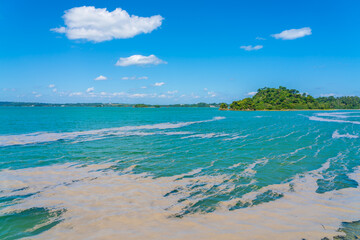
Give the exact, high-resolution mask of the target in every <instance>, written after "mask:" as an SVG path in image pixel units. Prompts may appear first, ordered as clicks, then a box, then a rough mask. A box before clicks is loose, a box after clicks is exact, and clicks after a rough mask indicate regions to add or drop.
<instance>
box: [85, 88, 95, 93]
mask: <svg viewBox="0 0 360 240" xmlns="http://www.w3.org/2000/svg"><path fill="white" fill-rule="evenodd" d="M94 90H95V88H94V87H90V88H88V89H86V92H87V93H89V92H93V91H94Z"/></svg>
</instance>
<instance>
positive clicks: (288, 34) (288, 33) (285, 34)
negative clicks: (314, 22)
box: [271, 27, 312, 40]
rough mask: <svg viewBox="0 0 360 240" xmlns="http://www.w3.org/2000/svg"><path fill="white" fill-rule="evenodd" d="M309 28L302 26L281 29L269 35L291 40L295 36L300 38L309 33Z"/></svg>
mask: <svg viewBox="0 0 360 240" xmlns="http://www.w3.org/2000/svg"><path fill="white" fill-rule="evenodd" d="M311 34H312V32H311V28H309V27H304V28H299V29H289V30H285V31H282V32H281V33H277V34H272V35H271V36H272V37H274V38H276V39H282V40H293V39H297V38H302V37H305V36H308V35H311Z"/></svg>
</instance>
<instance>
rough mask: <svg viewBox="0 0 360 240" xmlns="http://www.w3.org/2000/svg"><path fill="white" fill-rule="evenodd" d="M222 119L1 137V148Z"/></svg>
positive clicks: (105, 135) (125, 133)
mask: <svg viewBox="0 0 360 240" xmlns="http://www.w3.org/2000/svg"><path fill="white" fill-rule="evenodd" d="M222 119H225V117H214V118H212V119H209V120H203V121H191V122H179V123H158V124H151V125H140V126H124V127H117V128H104V129H97V130H89V131H75V132H62V133H50V132H34V133H28V134H18V135H2V136H0V146H13V145H25V144H36V143H45V142H54V141H58V140H73V139H76V138H79V137H81V138H85V139H81V140H78V141H79V142H81V141H91V139H94V140H97V139H102V138H104V137H108V136H129V135H143V136H144V135H153V133H134V132H132V133H131V131H139V130H166V129H175V128H182V127H186V126H189V125H192V124H199V123H207V122H213V121H218V120H222ZM129 132H130V133H129ZM160 134H161V133H160ZM163 134H164V135H175V134H166V133H163Z"/></svg>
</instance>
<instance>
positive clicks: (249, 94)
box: [246, 92, 257, 96]
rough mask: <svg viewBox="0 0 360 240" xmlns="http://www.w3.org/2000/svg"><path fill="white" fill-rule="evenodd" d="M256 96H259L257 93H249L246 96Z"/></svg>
mask: <svg viewBox="0 0 360 240" xmlns="http://www.w3.org/2000/svg"><path fill="white" fill-rule="evenodd" d="M255 94H257V92H248V93H247V94H246V95H248V96H254V95H255Z"/></svg>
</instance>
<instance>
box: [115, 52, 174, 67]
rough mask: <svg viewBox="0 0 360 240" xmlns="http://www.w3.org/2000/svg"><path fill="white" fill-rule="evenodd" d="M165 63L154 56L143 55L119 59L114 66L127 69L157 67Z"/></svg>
mask: <svg viewBox="0 0 360 240" xmlns="http://www.w3.org/2000/svg"><path fill="white" fill-rule="evenodd" d="M166 63H167V62H165V61H163V60H161V59H159V58H158V57H156V56H155V55H153V54H152V55H149V56H143V55H132V56H130V57H127V58H119V60H118V61H117V62H116V64H115V65H116V66H121V67H127V66H131V65H158V64H166Z"/></svg>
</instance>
